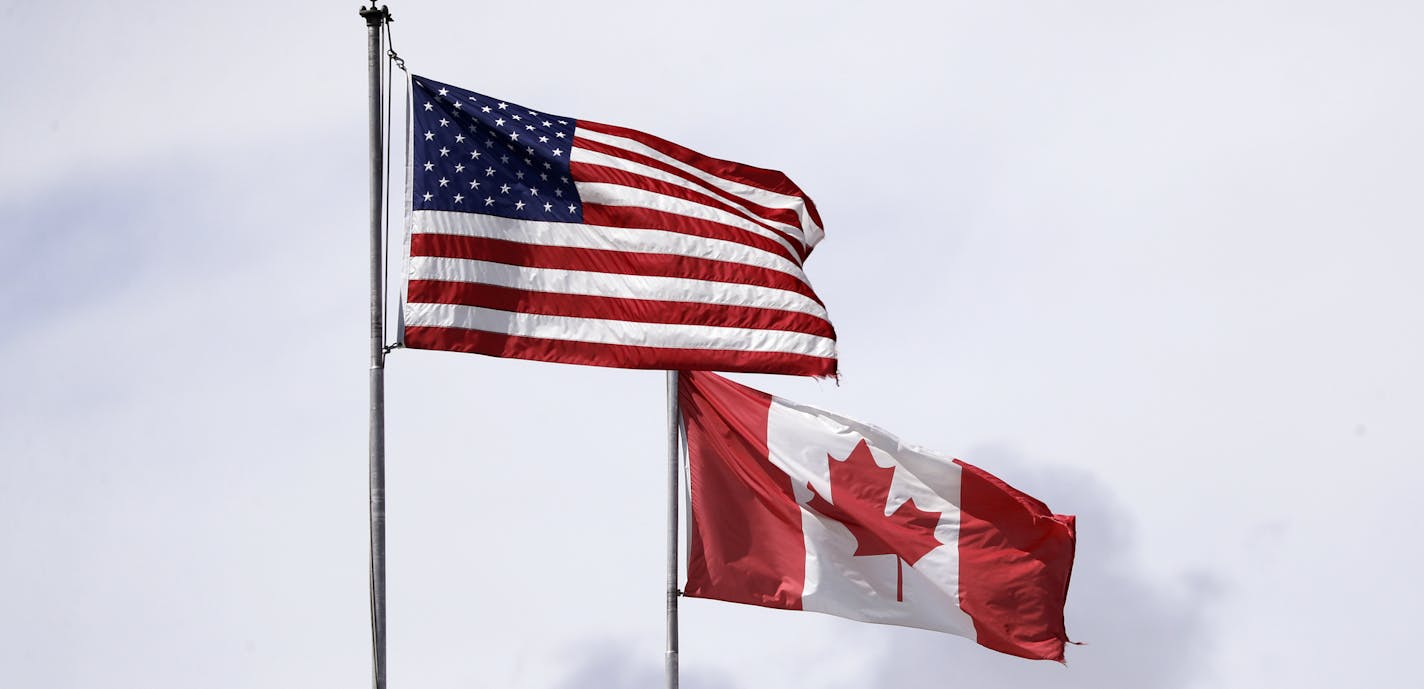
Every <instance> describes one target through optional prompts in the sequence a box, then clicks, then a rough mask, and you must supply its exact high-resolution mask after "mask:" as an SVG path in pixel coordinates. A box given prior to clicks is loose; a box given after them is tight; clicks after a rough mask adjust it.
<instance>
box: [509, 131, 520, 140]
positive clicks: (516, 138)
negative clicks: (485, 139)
mask: <svg viewBox="0 0 1424 689" xmlns="http://www.w3.org/2000/svg"><path fill="white" fill-rule="evenodd" d="M509 138H511V139H513V140H515V141H518V140H519V132H513V133H511V134H510V135H509Z"/></svg>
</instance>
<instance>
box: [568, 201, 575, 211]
mask: <svg viewBox="0 0 1424 689" xmlns="http://www.w3.org/2000/svg"><path fill="white" fill-rule="evenodd" d="M569 212H570V213H572V212H574V204H572V203H571V204H569Z"/></svg>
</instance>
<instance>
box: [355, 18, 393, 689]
mask: <svg viewBox="0 0 1424 689" xmlns="http://www.w3.org/2000/svg"><path fill="white" fill-rule="evenodd" d="M361 16H362V18H364V19H365V20H366V36H367V51H366V57H367V59H366V62H367V66H368V67H369V68H370V103H371V110H370V115H371V369H370V393H371V424H370V488H371V499H370V508H371V681H372V684H373V686H374V687H375V689H386V376H385V373H386V372H385V367H386V351H385V325H384V323H383V320H382V315H383V311H384V308H385V303H384V299H383V296H382V295H383V291H382V289H381V288H382V285H383V283H384V280H385V265H384V264H383V263H382V261H381V249H382V245H383V244H384V239H385V238H384V236H383V234H384V232H383V231H382V228H383V223H382V221H383V220H384V214H385V194H384V183H383V182H384V180H383V179H382V173H383V172H384V169H385V146H384V141H383V137H382V132H381V124H382V119H381V116H382V112H381V61H382V60H383V59H384V58H385V55H384V54H383V53H382V52H381V29H382V27H383V26H384V25H385V23H386V22H388V21H390V20H391V13H390V11H389V10H387V9H386V7H385V6H384V5H382V6H381V7H380V8H379V9H378V8H377V7H376V3H375V2H374V0H373V1H372V3H371V6H370V7H363V8H361Z"/></svg>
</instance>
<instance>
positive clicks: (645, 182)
mask: <svg viewBox="0 0 1424 689" xmlns="http://www.w3.org/2000/svg"><path fill="white" fill-rule="evenodd" d="M569 172H570V173H571V174H572V175H573V176H574V181H575V182H602V183H604V184H613V185H617V186H623V187H628V188H630V189H639V190H642V191H650V192H653V193H655V194H661V195H663V196H667V197H669V198H674V199H678V200H681V201H687V202H688V203H694V204H697V205H699V206H706V207H708V208H716V209H717V210H720V211H724V212H727V213H730V214H732V215H734V216H736V217H738V218H741V219H743V220H745V221H747V222H749V223H752V224H754V225H756V226H757V227H760V228H762V229H764V230H766V231H767V232H771V233H774V234H775V235H776V236H778V237H781V238H782V239H784V240H786V243H787V244H790V245H791V249H792V251H795V252H796V255H797V256H799V257H800V258H801V259H802V260H805V258H806V253H807V250H806V245H805V244H802V243H801V240H799V239H797V238H796V237H794V236H792V235H790V234H789V233H787V232H785V231H783V230H780V229H777V228H775V227H772V226H771V225H769V224H767V223H766V222H765V221H763V220H762V219H761V218H757V217H755V216H753V217H747V215H746V214H745V213H743V212H742V209H740V208H737V207H736V206H733V205H732V204H729V203H726V202H724V201H722V200H721V199H719V198H716V197H712V196H708V195H706V194H700V193H698V192H696V191H693V190H691V189H688V188H687V187H679V186H677V185H676V184H669V183H667V182H664V181H662V180H659V179H653V178H651V177H644V176H642V175H639V174H636V173H632V172H628V171H627V170H619V169H617V168H611V167H606V166H603V165H593V164H591V163H578V162H575V163H569Z"/></svg>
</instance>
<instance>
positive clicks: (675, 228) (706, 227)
mask: <svg viewBox="0 0 1424 689" xmlns="http://www.w3.org/2000/svg"><path fill="white" fill-rule="evenodd" d="M583 221H584V222H585V223H589V224H592V225H598V226H601V227H621V228H625V229H639V228H645V227H652V228H658V229H660V230H665V231H668V232H677V233H679V234H685V235H688V236H690V237H703V238H706V239H715V240H718V241H723V242H734V243H737V244H741V245H743V246H747V247H751V248H753V249H760V250H761V251H765V252H767V253H770V254H775V255H777V256H780V257H781V258H784V259H786V260H787V261H788V262H791V263H793V264H795V265H796V266H798V267H799V266H800V265H801V259H800V258H799V257H798V256H796V254H794V253H792V251H791V249H790V248H788V247H787V246H786V245H785V244H783V243H781V242H778V241H774V240H771V239H768V238H766V237H764V236H760V235H755V234H751V233H749V232H743V231H741V230H738V229H736V228H733V227H728V226H726V225H723V224H721V223H718V222H713V221H711V220H703V219H701V218H694V217H690V216H686V215H678V214H677V213H669V212H667V211H662V210H656V209H653V208H634V207H629V206H605V205H602V204H598V203H585V204H584V207H583Z"/></svg>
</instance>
